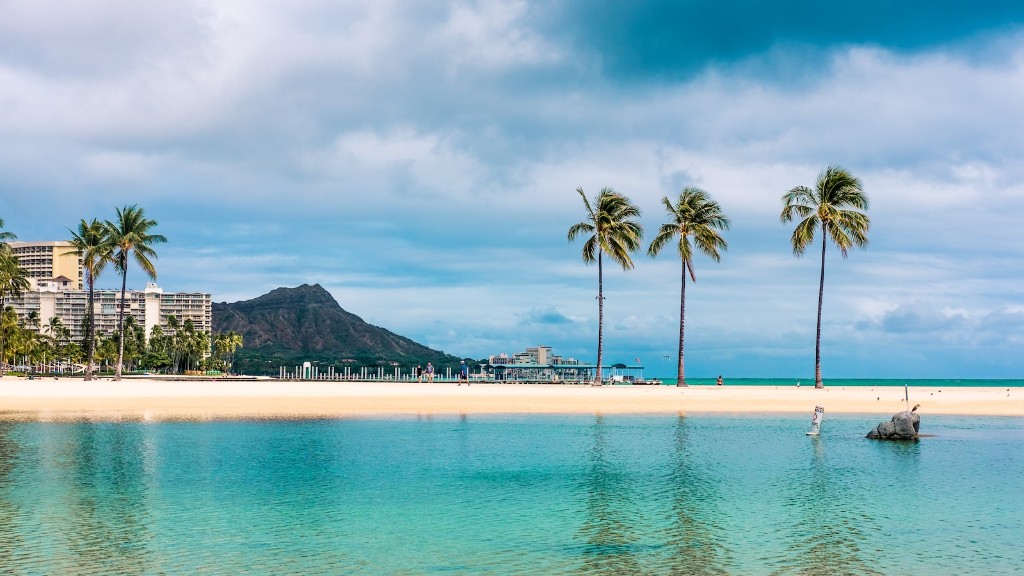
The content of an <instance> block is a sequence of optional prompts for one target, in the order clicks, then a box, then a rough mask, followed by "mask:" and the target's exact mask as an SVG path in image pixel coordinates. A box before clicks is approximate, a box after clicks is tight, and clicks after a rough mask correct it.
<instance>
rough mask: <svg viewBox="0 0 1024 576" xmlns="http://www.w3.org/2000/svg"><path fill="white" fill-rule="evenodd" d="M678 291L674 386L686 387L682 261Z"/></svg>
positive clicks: (684, 281) (684, 264)
mask: <svg viewBox="0 0 1024 576" xmlns="http://www.w3.org/2000/svg"><path fill="white" fill-rule="evenodd" d="M680 286H681V288H680V289H679V366H677V367H676V386H677V387H683V386H686V365H685V364H684V363H683V328H684V327H685V326H686V322H685V319H686V261H685V260H684V261H683V280H682V282H681V284H680Z"/></svg>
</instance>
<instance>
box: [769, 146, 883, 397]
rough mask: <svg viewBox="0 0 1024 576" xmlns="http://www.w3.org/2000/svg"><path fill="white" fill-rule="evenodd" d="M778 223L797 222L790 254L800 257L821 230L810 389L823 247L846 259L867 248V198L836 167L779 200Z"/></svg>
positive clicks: (817, 369) (817, 354)
mask: <svg viewBox="0 0 1024 576" xmlns="http://www.w3.org/2000/svg"><path fill="white" fill-rule="evenodd" d="M782 202H783V208H782V214H781V215H780V216H779V219H780V220H781V221H782V223H784V224H785V223H787V222H790V221H792V220H799V222H798V223H797V225H796V228H795V229H794V230H793V236H792V238H791V244H792V247H793V254H795V255H796V256H797V257H800V256H803V255H804V252H806V250H807V247H808V246H810V245H811V243H812V242H814V235H815V233H816V232H817V231H818V228H819V227H820V228H821V277H820V279H819V281H818V326H817V332H816V335H815V341H814V387H815V388H822V387H823V384H822V382H821V307H822V301H823V298H824V295H825V247H826V245H827V243H828V242H827V241H828V240H832V243H833V244H835V245H836V247H837V248H839V251H840V253H842V255H843V258H846V256H847V253H848V252H849V250H850V248H852V247H854V246H857V247H859V248H863V247H865V246H867V244H868V235H867V234H868V228H869V227H870V225H871V222H870V220H869V219H868V216H867V214H865V212H866V211H867V209H868V198H867V196H866V195H865V194H864V190H863V189H862V187H861V183H860V180H859V179H857V178H856V177H854V176H853V175H852V174H850V173H849V172H847V171H846V170H844V169H843V168H840V167H839V166H829V167H828V168H826V169H825V170H824V171H822V172H821V174H819V175H818V180H817V182H816V184H815V186H814V188H813V189H812V188H807V187H806V186H797V187H796V188H793V189H792V190H790V191H789V192H787V193H786V194H784V195H783V196H782Z"/></svg>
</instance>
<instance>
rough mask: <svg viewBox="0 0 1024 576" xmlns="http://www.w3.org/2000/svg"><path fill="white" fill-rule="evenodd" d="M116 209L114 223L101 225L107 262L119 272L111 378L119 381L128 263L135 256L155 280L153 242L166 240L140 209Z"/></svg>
mask: <svg viewBox="0 0 1024 576" xmlns="http://www.w3.org/2000/svg"><path fill="white" fill-rule="evenodd" d="M116 210H117V219H116V220H115V221H114V222H111V221H109V220H108V221H106V223H105V224H104V226H105V227H106V228H107V235H108V239H109V242H110V247H111V252H110V261H111V262H112V263H113V264H114V267H115V268H116V269H117V271H118V273H119V274H121V300H120V302H119V306H118V310H117V331H118V334H119V335H120V338H119V344H118V352H117V366H116V367H115V369H114V380H120V379H121V371H122V370H123V368H124V341H125V338H124V312H125V310H124V309H125V307H126V306H127V303H126V302H125V292H126V291H127V289H128V262H129V260H131V259H133V258H134V260H135V263H136V264H138V266H139V268H140V269H141V270H142V271H143V272H145V273H146V275H147V276H149V277H150V278H152V279H154V280H155V279H156V267H155V266H154V265H153V260H156V251H155V250H153V247H152V244H159V243H163V242H166V241H167V239H166V238H164V237H163V236H162V235H160V234H151V233H150V231H151V230H152V229H153V228H154V227H156V225H157V223H156V220H150V219H148V218H146V215H145V212H144V211H143V209H142V208H139V207H138V206H135V205H132V206H125V207H124V208H123V209H122V208H117V209H116Z"/></svg>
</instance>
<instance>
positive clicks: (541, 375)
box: [487, 346, 588, 381]
mask: <svg viewBox="0 0 1024 576" xmlns="http://www.w3.org/2000/svg"><path fill="white" fill-rule="evenodd" d="M487 363H488V364H490V365H491V370H492V373H493V376H494V378H495V380H525V381H534V380H536V381H549V380H581V379H584V378H586V377H587V374H588V370H587V367H585V366H583V364H582V363H581V362H580V361H579V360H577V359H575V358H562V357H561V356H558V355H556V354H552V353H551V347H550V346H534V347H531V348H527V349H526V350H525V351H523V352H518V353H516V354H513V355H512V356H509V355H507V354H505V353H501V354H498V355H495V356H489V357H488V358H487Z"/></svg>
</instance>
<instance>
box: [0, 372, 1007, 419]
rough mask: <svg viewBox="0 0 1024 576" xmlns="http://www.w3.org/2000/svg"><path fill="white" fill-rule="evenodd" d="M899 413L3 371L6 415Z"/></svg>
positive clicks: (925, 406) (640, 392)
mask: <svg viewBox="0 0 1024 576" xmlns="http://www.w3.org/2000/svg"><path fill="white" fill-rule="evenodd" d="M910 403H911V405H912V406H913V405H914V404H920V405H921V408H920V409H919V412H920V413H921V414H965V415H969V414H978V415H991V416H1024V389H1021V388H1010V389H1009V390H1007V389H1006V388H915V387H912V388H911V389H910ZM816 404H821V405H822V406H824V407H825V412H826V414H827V413H870V414H881V415H892V414H894V413H896V412H900V411H902V410H904V401H903V388H902V387H826V388H824V389H821V390H815V389H814V388H813V387H809V386H804V387H800V388H797V387H795V386H791V387H773V386H721V387H719V386H690V387H687V388H676V387H669V386H602V387H591V386H578V385H536V384H531V385H526V384H486V383H476V384H473V385H472V386H468V387H467V386H466V385H463V386H456V385H455V384H454V383H451V384H450V383H444V384H438V383H435V384H418V383H393V382H278V381H269V380H258V381H244V382H237V381H217V380H214V379H211V380H201V381H195V380H192V381H174V380H152V379H149V380H141V379H126V380H122V381H121V382H112V381H110V380H106V379H104V380H100V381H93V382H84V381H82V380H81V379H61V380H54V379H41V380H27V379H23V378H16V377H11V376H7V377H4V378H2V379H0V419H4V420H66V419H82V418H84V419H109V420H121V419H127V420H191V419H221V418H224V419H232V418H334V417H352V416H371V415H431V414H495V413H508V414H516V413H577V414H580V413H609V414H610V413H637V414H655V413H679V412H683V413H701V412H713V413H736V414H740V413H772V412H776V413H781V412H788V413H805V414H807V415H808V416H809V415H810V414H811V413H812V412H813V410H814V406H815V405H816Z"/></svg>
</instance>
